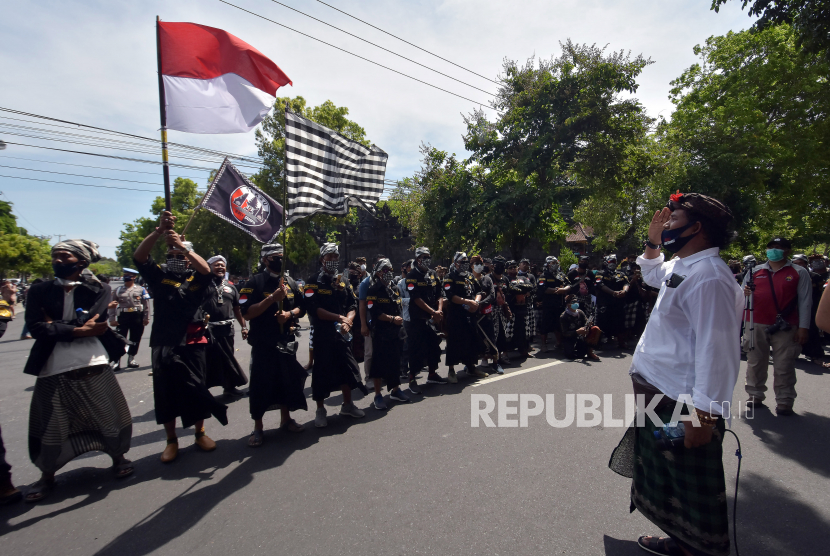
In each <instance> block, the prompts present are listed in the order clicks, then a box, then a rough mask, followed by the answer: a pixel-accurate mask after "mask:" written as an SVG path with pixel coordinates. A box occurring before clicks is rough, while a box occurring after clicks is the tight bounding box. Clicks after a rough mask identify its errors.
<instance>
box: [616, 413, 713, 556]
mask: <svg viewBox="0 0 830 556" xmlns="http://www.w3.org/2000/svg"><path fill="white" fill-rule="evenodd" d="M673 411H674V404H669V405H668V406H667V407H664V408H662V409H657V410H656V413H657V415H658V416H659V417H660V419H661V420H662V421H663V422H664V423H665V422H669V421H670V420H671V417H672V412H673ZM655 430H656V427H655V426H654V424H653V423H652V422H651V419H646V425H645V426H644V427H638V428H637V429H636V431H635V440H634V443H633V444H634V445H633V448H634V454H633V456H634V457H633V463H634V468H633V475H634V478H633V480H632V483H631V503H632V504H633V505H634V506H635V507H636V508H637V509H638V510H640V512H641V513H642V514H643V515H644V516H645V517H646V518H647V519H648V520H649V521H651V522H652V523H654V524H655V525H657V527H659V528H660V529H662V530H663V531H665V532H666V533H668V534H669V535H670V536H671V537H672V538H673V539H675V540H677V541H680V542H682V543H685V544H686V545H688V546H691V547H692V548H695V549H697V550H699V551H701V552H703V553H705V554H711V555H713V556H728V555H729V520H728V515H727V506H726V482H725V479H724V476H723V436H724V421H723V419H718V422H717V425H716V426H715V430H714V431H713V434H712V441H711V442H710V443H709V444H706V445H704V446H699V447H697V448H694V449H692V450H687V449H682V450H675V451H661V450H659V449H658V448H657V445H656V440H655V439H654V431H655Z"/></svg>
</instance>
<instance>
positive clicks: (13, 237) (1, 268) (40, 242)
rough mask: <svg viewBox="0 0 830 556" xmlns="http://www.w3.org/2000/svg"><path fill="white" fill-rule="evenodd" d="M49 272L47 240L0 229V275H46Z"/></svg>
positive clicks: (49, 260) (50, 261)
mask: <svg viewBox="0 0 830 556" xmlns="http://www.w3.org/2000/svg"><path fill="white" fill-rule="evenodd" d="M51 272H52V249H51V247H50V246H49V241H48V240H46V239H41V238H37V237H32V236H26V235H23V234H17V233H13V234H8V233H5V232H2V231H0V276H2V277H6V275H8V274H11V273H17V274H24V275H35V276H47V275H49V274H51Z"/></svg>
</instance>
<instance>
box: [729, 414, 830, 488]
mask: <svg viewBox="0 0 830 556" xmlns="http://www.w3.org/2000/svg"><path fill="white" fill-rule="evenodd" d="M742 420H743V421H744V422H745V423H746V424H747V425H749V427H750V428H751V429H752V432H753V434H754V435H755V436H757V437H758V438H759V439H760V440H761V442H763V443H764V444H766V445H768V446H769V447H770V449H771V450H772V451H773V452H775V453H776V454H778V455H780V456H781V457H784V458H787V459H791V460H793V461H794V462H796V463H798V464H799V465H802V466H804V467H805V468H807V469H809V470H810V471H813V472H814V473H820V474H821V475H823V476H824V477H830V448H828V446H827V442H826V440H825V439H827V438H830V418H828V417H825V416H823V415H816V414H815V413H810V412H807V411H805V412H799V411H798V408H797V406H796V414H795V415H793V416H790V417H777V416H776V415H775V414H773V413H772V412H771V411H770V410H769V409H768V408H766V407H759V408H757V409H756V410H755V415H754V418H753V419H742Z"/></svg>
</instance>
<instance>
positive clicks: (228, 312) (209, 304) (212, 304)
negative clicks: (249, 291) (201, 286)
mask: <svg viewBox="0 0 830 556" xmlns="http://www.w3.org/2000/svg"><path fill="white" fill-rule="evenodd" d="M234 307H239V292H238V291H236V288H234V287H233V285H232V284H229V283H227V282H225V281H224V280H223V281H222V282H220V283H218V284H217V283H216V282H214V283H213V284H211V286H210V294H209V295H208V297H207V299H205V302H204V303H202V309H204V311H205V313H207V314H208V316H210V322H220V321H224V320H228V319H232V318H234V314H233V309H234Z"/></svg>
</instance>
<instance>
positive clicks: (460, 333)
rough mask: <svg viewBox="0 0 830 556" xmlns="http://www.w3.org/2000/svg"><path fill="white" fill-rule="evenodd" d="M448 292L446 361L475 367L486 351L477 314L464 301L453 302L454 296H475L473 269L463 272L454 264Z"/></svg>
mask: <svg viewBox="0 0 830 556" xmlns="http://www.w3.org/2000/svg"><path fill="white" fill-rule="evenodd" d="M479 287H480V286H479ZM444 295H445V296H446V298H447V300H449V303H448V305H449V310H448V311H447V352H446V356H445V362H446V364H447V366H452V365H458V364H463V365H466V366H467V368H468V369H469V370H470V371H473V370H474V369H475V367H476V363H477V362H478V356H479V353H480V352H481V351H482V348H481V346H479V338H478V335H477V334H476V329H475V326H476V325H475V321H474V320H473V319H474V318H475V316H476V314H475V313H470V312H469V311H468V310H467V309H465V308H464V306H463V305H458V304H456V303H452V298H453V297H454V296H458V297H460V298H462V299H474V297H475V294H474V293H473V278H472V276H471V275H470V273H469V272H460V271H459V270H458V268H456V266H455V265H454V264H453V265H452V267H451V270H450V272H449V273H448V274H447V275H446V277H445V278H444Z"/></svg>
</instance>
